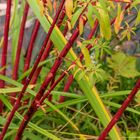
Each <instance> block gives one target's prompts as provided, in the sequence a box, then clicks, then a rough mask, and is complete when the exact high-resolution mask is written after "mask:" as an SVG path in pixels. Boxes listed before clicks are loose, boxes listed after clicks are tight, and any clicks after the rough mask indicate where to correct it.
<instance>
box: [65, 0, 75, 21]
mask: <svg viewBox="0 0 140 140" xmlns="http://www.w3.org/2000/svg"><path fill="white" fill-rule="evenodd" d="M65 10H66V15H67V16H68V18H69V19H71V18H72V12H73V0H66V2H65Z"/></svg>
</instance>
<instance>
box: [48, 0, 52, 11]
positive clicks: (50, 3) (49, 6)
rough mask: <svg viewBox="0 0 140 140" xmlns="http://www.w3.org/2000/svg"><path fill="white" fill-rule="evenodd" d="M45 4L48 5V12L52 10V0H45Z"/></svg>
mask: <svg viewBox="0 0 140 140" xmlns="http://www.w3.org/2000/svg"><path fill="white" fill-rule="evenodd" d="M47 6H48V8H49V10H50V12H52V9H53V8H52V7H53V6H52V2H51V0H47Z"/></svg>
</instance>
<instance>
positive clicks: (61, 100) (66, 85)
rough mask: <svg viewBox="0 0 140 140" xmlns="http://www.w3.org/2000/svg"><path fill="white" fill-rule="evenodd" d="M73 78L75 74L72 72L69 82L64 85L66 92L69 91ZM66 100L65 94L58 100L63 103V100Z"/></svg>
mask: <svg viewBox="0 0 140 140" xmlns="http://www.w3.org/2000/svg"><path fill="white" fill-rule="evenodd" d="M73 80H74V78H73V75H72V74H70V76H69V77H68V79H67V82H66V83H65V86H64V89H63V91H64V92H67V91H68V90H69V88H70V86H71V84H72V82H73ZM64 100H65V96H60V99H59V101H58V102H59V103H62V102H64Z"/></svg>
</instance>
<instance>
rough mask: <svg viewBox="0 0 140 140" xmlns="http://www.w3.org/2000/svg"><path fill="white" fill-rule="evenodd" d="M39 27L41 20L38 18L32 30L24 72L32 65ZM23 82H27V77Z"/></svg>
mask: <svg viewBox="0 0 140 140" xmlns="http://www.w3.org/2000/svg"><path fill="white" fill-rule="evenodd" d="M39 27H40V22H39V21H38V20H37V19H36V21H35V25H34V28H33V31H32V35H31V39H30V43H29V46H28V50H27V55H26V58H25V63H24V72H26V71H27V70H28V69H29V67H30V61H31V57H32V51H33V47H34V43H35V39H36V37H37V33H38V30H39ZM23 83H25V79H23Z"/></svg>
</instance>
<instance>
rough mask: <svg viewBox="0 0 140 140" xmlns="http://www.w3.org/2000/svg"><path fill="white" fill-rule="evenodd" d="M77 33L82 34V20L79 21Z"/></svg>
mask: <svg viewBox="0 0 140 140" xmlns="http://www.w3.org/2000/svg"><path fill="white" fill-rule="evenodd" d="M79 33H80V35H81V34H82V33H83V19H82V18H80V19H79Z"/></svg>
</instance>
